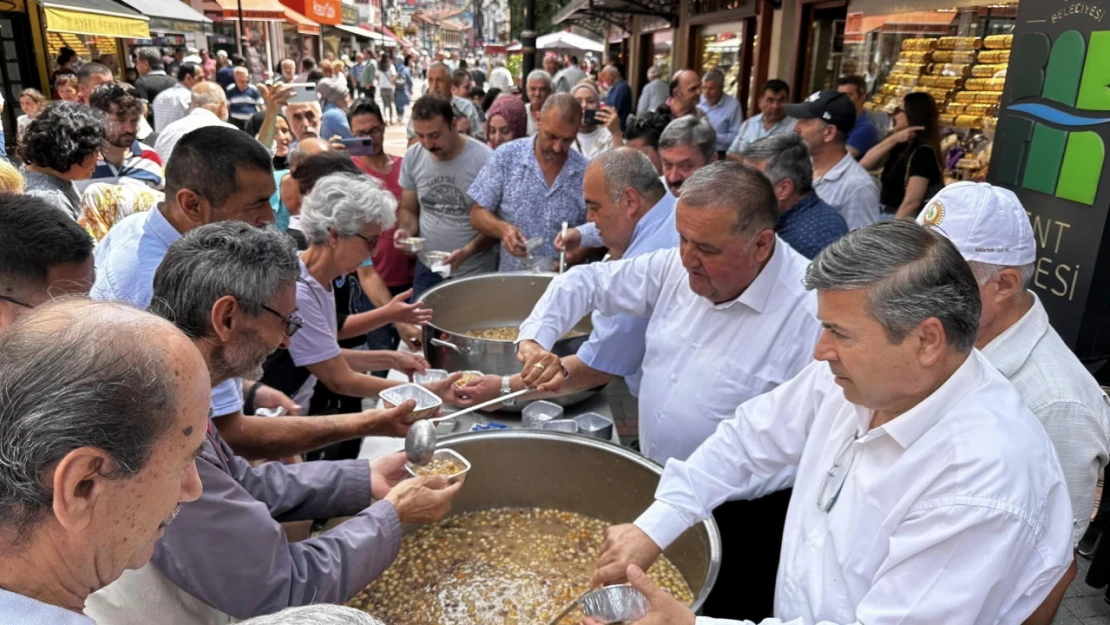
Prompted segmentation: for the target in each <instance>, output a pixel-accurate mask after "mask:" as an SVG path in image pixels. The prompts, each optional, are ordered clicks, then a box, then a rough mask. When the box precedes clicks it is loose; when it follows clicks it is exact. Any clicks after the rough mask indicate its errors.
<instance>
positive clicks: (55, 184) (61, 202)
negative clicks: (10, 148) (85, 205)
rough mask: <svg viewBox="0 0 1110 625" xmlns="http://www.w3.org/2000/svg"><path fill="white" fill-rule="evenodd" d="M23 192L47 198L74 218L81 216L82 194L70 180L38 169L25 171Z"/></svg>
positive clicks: (52, 204)
mask: <svg viewBox="0 0 1110 625" xmlns="http://www.w3.org/2000/svg"><path fill="white" fill-rule="evenodd" d="M23 193H25V194H26V195H33V196H36V197H40V198H42V199H44V200H46V201H47V202H48V203H49V204H50V205H51V206H54V207H56V208H59V209H61V210H62V211H64V212H65V214H67V215H69V216H70V217H72V218H73V219H74V220H76V219H77V218H78V217H80V216H81V196H80V195H78V194H77V188H76V187H75V186H73V183H72V182H70V181H68V180H65V179H62V178H59V177H57V176H51V175H50V174H43V173H39V172H37V171H24V172H23Z"/></svg>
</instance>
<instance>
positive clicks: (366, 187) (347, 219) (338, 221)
mask: <svg viewBox="0 0 1110 625" xmlns="http://www.w3.org/2000/svg"><path fill="white" fill-rule="evenodd" d="M396 209H397V201H396V200H395V199H394V198H393V195H392V194H391V193H389V192H388V191H383V190H382V189H381V187H380V186H379V185H378V183H377V182H376V181H375V180H374V179H373V178H370V177H369V176H359V175H355V174H332V175H330V176H324V177H323V178H321V179H320V180H319V181H317V183H316V186H314V187H313V188H312V192H311V193H309V194H308V195H307V196H305V198H304V201H303V202H302V203H301V229H302V231H303V232H304V236H305V239H307V240H308V244H309V245H323V244H324V243H326V242H327V240H328V233H329V232H330V231H332V230H335V231H336V232H338V233H339V234H341V235H343V236H348V237H350V236H354V235H356V234H358V231H359V230H362V229H363V228H364V227H365V226H366V225H367V224H374V225H377V226H378V227H380V228H381V229H382V230H387V229H389V228H392V227H393V223H394V222H395V221H396V216H395V211H396Z"/></svg>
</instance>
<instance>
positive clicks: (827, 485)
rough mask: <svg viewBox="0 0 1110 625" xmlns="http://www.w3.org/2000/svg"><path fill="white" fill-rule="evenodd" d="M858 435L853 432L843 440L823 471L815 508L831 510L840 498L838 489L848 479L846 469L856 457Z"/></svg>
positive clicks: (847, 469) (824, 510) (840, 489)
mask: <svg viewBox="0 0 1110 625" xmlns="http://www.w3.org/2000/svg"><path fill="white" fill-rule="evenodd" d="M859 437H860V435H859V434H858V433H853V434H852V436H851V438H849V439H848V440H846V441H844V444H843V445H841V447H840V451H838V452H837V453H836V456H835V457H834V460H833V464H832V466H831V467H829V470H828V471H827V472H826V473H825V479H824V480H822V482H821V490H820V491H818V493H817V508H818V509H819V510H821V511H822V512H826V513H828V512H831V511H832V509H833V506H835V505H836V502H837V500H838V499H840V491H842V490H844V483H845V482H847V481H848V471H849V470H850V469H851V468H852V462H854V461H855V459H856V450H857V449H858V448H859V446H858V445H856V444H855V443H856V441H857V440H859Z"/></svg>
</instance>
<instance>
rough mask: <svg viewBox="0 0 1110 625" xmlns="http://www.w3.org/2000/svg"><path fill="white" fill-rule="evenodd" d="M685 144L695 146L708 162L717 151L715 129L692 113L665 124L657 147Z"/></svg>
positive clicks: (663, 148)
mask: <svg viewBox="0 0 1110 625" xmlns="http://www.w3.org/2000/svg"><path fill="white" fill-rule="evenodd" d="M685 145H689V146H694V147H696V148H697V149H698V151H699V152H701V155H702V156H703V157H704V158H705V162H707V163H708V162H709V161H710V160H712V159H713V155H714V154H716V153H717V131H715V130H713V126H711V125H709V122H707V121H705V120H700V119H698V118H696V117H694V116H693V115H686V116H683V117H679V118H678V119H676V120H674V121H672V122H671V123H669V124H667V127H666V128H665V129H664V130H663V134H661V135H659V149H660V150H666V149H667V148H673V147H678V146H685Z"/></svg>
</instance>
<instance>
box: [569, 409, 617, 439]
mask: <svg viewBox="0 0 1110 625" xmlns="http://www.w3.org/2000/svg"><path fill="white" fill-rule="evenodd" d="M574 422H575V423H577V424H578V433H579V434H585V435H586V436H592V437H594V438H600V439H601V440H603V441H610V440H613V420H612V419H609V418H607V417H605V416H603V415H599V414H597V413H596V412H587V413H583V414H580V415H578V416H577V417H575V418H574Z"/></svg>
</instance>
